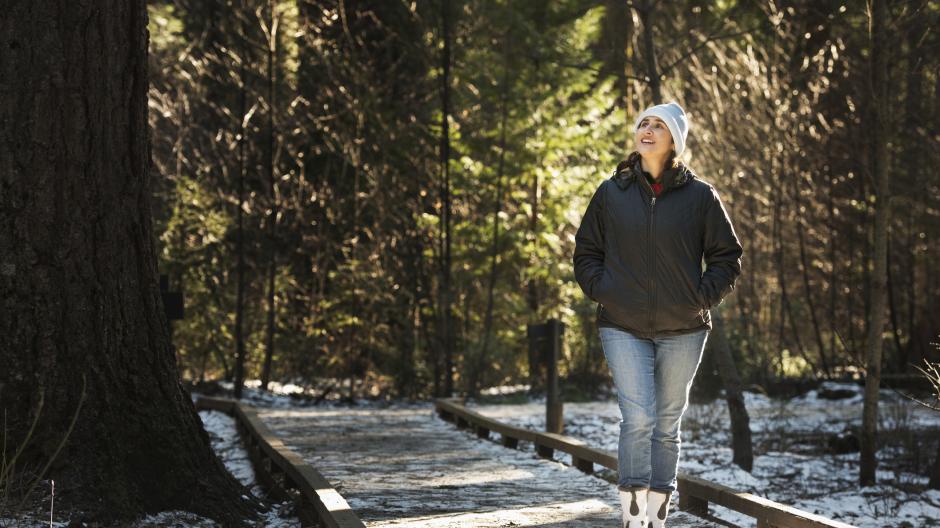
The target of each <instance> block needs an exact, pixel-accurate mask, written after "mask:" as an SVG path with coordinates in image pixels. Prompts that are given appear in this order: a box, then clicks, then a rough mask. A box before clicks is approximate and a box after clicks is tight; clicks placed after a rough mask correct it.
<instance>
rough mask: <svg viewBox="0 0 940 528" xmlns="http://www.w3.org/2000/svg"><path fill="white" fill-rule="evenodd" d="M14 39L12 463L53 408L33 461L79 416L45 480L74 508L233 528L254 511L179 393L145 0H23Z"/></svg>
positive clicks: (2, 161)
mask: <svg viewBox="0 0 940 528" xmlns="http://www.w3.org/2000/svg"><path fill="white" fill-rule="evenodd" d="M0 31H2V34H3V35H4V42H3V46H4V51H3V60H2V61H0V67H2V68H3V70H2V71H0V93H3V97H0V365H2V366H3V367H2V368H0V407H2V411H3V412H4V413H5V416H6V431H7V433H8V438H7V443H6V444H5V445H4V449H5V450H6V452H5V453H4V456H5V457H9V456H10V455H11V454H12V450H13V449H16V448H17V446H19V445H21V444H22V443H23V442H24V439H25V438H26V436H27V431H28V428H29V426H30V424H31V423H32V421H33V418H34V413H36V412H37V410H38V408H39V406H40V403H39V402H43V404H42V407H41V410H38V412H39V419H38V423H37V427H36V429H35V431H34V433H33V434H32V437H31V438H30V441H29V442H28V443H27V444H26V450H25V451H24V452H23V455H22V457H21V460H20V463H19V464H18V466H17V467H19V468H23V469H24V470H26V471H31V470H35V469H37V468H40V467H42V466H43V465H44V464H45V463H46V462H48V461H49V460H50V459H51V458H53V456H54V452H55V449H56V447H57V445H58V444H59V443H60V441H61V440H62V439H63V436H64V435H65V430H64V428H65V426H66V425H67V424H69V423H70V421H71V418H72V417H73V415H74V414H75V413H76V409H77V407H78V406H79V405H80V406H81V409H80V412H79V414H78V417H77V422H76V424H75V427H74V429H73V430H72V431H71V434H70V435H69V437H68V440H67V442H66V443H65V445H64V448H63V450H62V451H61V452H59V453H58V456H57V457H56V458H55V463H54V464H53V465H52V466H51V468H50V469H49V472H48V473H47V474H46V475H45V476H46V477H47V478H49V477H51V478H53V479H54V480H55V482H56V488H57V493H56V495H57V496H56V502H55V504H56V507H57V510H58V511H62V510H63V509H65V510H70V511H77V510H79V509H80V510H83V511H84V512H86V513H85V514H83V515H84V518H85V519H86V520H90V519H99V520H103V521H110V520H115V519H118V520H129V519H131V518H132V517H134V516H137V515H139V514H141V513H144V512H158V511H162V510H174V509H181V510H189V511H193V512H196V513H199V514H203V515H207V516H210V517H213V518H215V519H217V520H220V521H222V522H224V523H226V524H234V523H236V522H237V520H238V519H239V518H241V517H244V516H245V515H246V514H250V512H251V507H250V505H249V503H248V501H247V500H246V499H242V498H241V497H242V493H243V488H242V487H241V486H240V485H238V483H237V482H236V481H235V480H234V478H232V477H231V476H230V475H229V474H228V473H227V472H226V471H225V469H224V467H223V466H222V464H221V463H220V462H219V460H218V459H217V458H216V457H215V456H214V455H213V453H212V450H211V448H210V446H209V438H208V435H207V434H206V433H205V431H204V430H203V428H202V426H201V423H200V420H199V417H198V415H197V414H196V411H195V408H194V406H193V404H192V402H191V400H190V398H189V395H188V394H187V393H186V392H185V391H184V389H183V388H182V386H181V385H180V382H179V375H178V372H177V367H176V364H175V359H174V357H173V351H172V348H171V346H170V341H169V333H168V324H167V321H166V318H165V316H164V314H163V307H162V303H161V300H160V293H159V290H158V286H157V273H156V261H157V257H156V251H155V247H154V236H153V232H152V225H151V218H150V193H149V189H150V186H149V184H150V180H149V174H148V171H149V168H150V167H149V145H148V130H147V87H148V79H147V12H146V7H145V2H144V1H143V0H134V1H129V0H122V1H115V0H111V1H107V2H94V3H91V4H86V3H81V2H56V3H52V2H39V3H34V2H24V1H20V2H14V3H13V4H12V5H7V6H4V9H3V10H2V11H0ZM83 387H84V388H85V393H84V400H82V391H83ZM79 402H82V403H81V404H80V403H79Z"/></svg>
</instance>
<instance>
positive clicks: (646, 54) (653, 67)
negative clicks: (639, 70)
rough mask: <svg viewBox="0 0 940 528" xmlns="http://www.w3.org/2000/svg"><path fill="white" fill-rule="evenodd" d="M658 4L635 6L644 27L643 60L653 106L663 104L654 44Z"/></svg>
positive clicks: (646, 0) (646, 3)
mask: <svg viewBox="0 0 940 528" xmlns="http://www.w3.org/2000/svg"><path fill="white" fill-rule="evenodd" d="M655 8H656V3H655V2H652V1H650V0H642V1H641V2H640V5H634V9H636V12H637V15H638V16H639V18H640V23H641V24H642V25H643V59H644V61H645V62H646V82H648V83H649V85H650V95H652V97H653V104H661V103H662V102H663V93H662V82H661V81H660V78H659V65H658V64H657V63H656V45H655V44H654V42H653V20H654V18H655V16H656V15H655V13H654V10H655Z"/></svg>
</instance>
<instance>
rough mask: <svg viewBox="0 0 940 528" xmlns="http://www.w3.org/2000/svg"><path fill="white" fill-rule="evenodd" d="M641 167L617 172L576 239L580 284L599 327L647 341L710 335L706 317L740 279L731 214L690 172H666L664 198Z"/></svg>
mask: <svg viewBox="0 0 940 528" xmlns="http://www.w3.org/2000/svg"><path fill="white" fill-rule="evenodd" d="M639 165H640V164H639V162H637V163H636V164H635V165H634V166H633V167H626V168H623V169H622V170H620V171H619V172H616V173H615V174H614V175H613V176H612V177H611V178H609V179H607V180H605V181H604V182H603V183H601V185H600V186H599V187H598V188H597V191H596V192H595V193H594V196H593V197H592V198H591V202H590V204H589V205H588V208H587V211H586V212H585V213H584V218H583V219H582V220H581V227H580V228H579V229H578V233H577V235H576V237H575V250H574V274H575V278H576V279H577V281H578V284H579V285H580V286H581V289H582V290H583V291H584V293H585V294H587V296H588V297H590V298H591V299H592V300H594V301H596V302H597V303H599V304H598V309H597V323H598V325H599V326H616V327H620V328H623V329H624V330H627V331H628V332H630V333H633V334H634V335H637V336H639V337H644V338H651V337H660V336H669V335H678V334H684V333H689V332H694V331H696V330H700V329H703V328H708V329H711V327H712V325H711V316H710V314H709V311H708V310H709V309H710V308H713V307H715V306H718V305H719V304H720V303H721V301H722V299H724V297H725V296H726V295H727V294H728V293H730V292H731V291H732V290H733V289H734V283H735V280H737V278H738V275H740V274H741V254H742V252H743V251H742V248H741V244H740V243H739V242H738V238H737V236H736V235H735V233H734V227H733V226H732V225H731V220H730V218H728V213H727V212H726V211H725V208H724V206H723V205H722V203H721V199H720V198H719V197H718V192H717V191H716V190H715V188H714V187H712V186H711V185H710V184H708V183H706V182H704V181H702V180H700V179H698V177H697V176H696V175H695V174H694V173H693V172H692V170H691V169H689V168H688V167H686V166H685V165H680V166H679V167H677V168H670V169H667V170H665V171H663V175H662V177H661V178H662V182H663V190H662V192H661V193H660V195H659V197H654V196H653V190H652V188H650V185H649V183H648V182H647V181H646V178H645V177H644V176H643V172H642V170H641V169H640V167H639ZM703 259H704V264H705V266H706V267H705V270H704V272H703V271H702V261H703Z"/></svg>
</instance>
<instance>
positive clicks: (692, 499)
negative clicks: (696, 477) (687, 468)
mask: <svg viewBox="0 0 940 528" xmlns="http://www.w3.org/2000/svg"><path fill="white" fill-rule="evenodd" d="M678 488H679V489H678V490H677V491H678V492H679V509H680V510H682V511H686V512H689V513H691V514H692V515H698V516H699V517H704V516H706V515H708V501H707V500H705V499H703V498H701V497H696V496H694V495H692V492H691V490H689V488H688V486H686V485H685V481H683V480H681V479H680V480H679V485H678Z"/></svg>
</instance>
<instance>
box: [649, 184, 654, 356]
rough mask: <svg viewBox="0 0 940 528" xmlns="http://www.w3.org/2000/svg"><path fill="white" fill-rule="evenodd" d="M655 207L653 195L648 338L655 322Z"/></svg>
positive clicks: (650, 230) (651, 335) (651, 202)
mask: <svg viewBox="0 0 940 528" xmlns="http://www.w3.org/2000/svg"><path fill="white" fill-rule="evenodd" d="M655 207H656V193H655V192H654V193H653V199H652V200H650V223H649V234H648V237H649V246H650V250H649V259H650V261H649V262H650V263H649V267H650V271H649V279H650V338H653V337H654V333H653V332H654V328H655V327H654V326H653V323H654V322H655V320H656V280H655V279H654V277H655V273H656V266H655V265H654V263H653V259H654V258H655V257H656V247H655V243H654V241H653V223H654V221H655V218H656V217H655Z"/></svg>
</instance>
